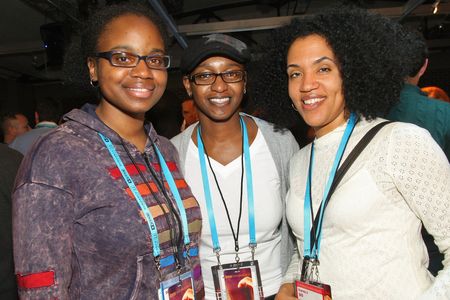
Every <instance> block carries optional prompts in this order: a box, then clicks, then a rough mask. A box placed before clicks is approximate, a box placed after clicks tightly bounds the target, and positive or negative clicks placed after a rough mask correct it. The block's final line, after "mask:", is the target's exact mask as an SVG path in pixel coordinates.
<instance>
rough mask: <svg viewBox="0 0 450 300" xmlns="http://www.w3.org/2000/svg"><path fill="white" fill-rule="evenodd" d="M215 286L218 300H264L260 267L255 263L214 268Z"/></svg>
mask: <svg viewBox="0 0 450 300" xmlns="http://www.w3.org/2000/svg"><path fill="white" fill-rule="evenodd" d="M212 270H213V277H214V286H215V289H216V299H218V300H260V299H264V295H263V291H262V286H261V278H260V275H259V266H258V263H257V262H256V261H255V262H242V263H233V264H224V265H222V266H221V267H220V266H213V267H212Z"/></svg>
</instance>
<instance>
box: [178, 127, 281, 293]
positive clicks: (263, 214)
mask: <svg viewBox="0 0 450 300" xmlns="http://www.w3.org/2000/svg"><path fill="white" fill-rule="evenodd" d="M250 154H251V155H250V156H251V164H252V173H253V177H252V179H253V193H254V202H255V227H256V241H257V244H258V245H257V248H256V253H255V259H257V260H258V263H259V268H260V271H261V280H262V285H263V291H264V295H265V296H270V295H273V294H276V293H277V292H278V289H279V287H280V284H281V279H282V274H281V266H280V239H281V236H280V231H279V228H278V226H279V225H280V223H281V218H282V207H281V206H280V203H281V199H280V178H279V177H278V172H277V169H276V166H275V162H274V160H273V158H272V156H271V154H270V152H269V148H268V146H267V143H266V141H265V140H264V137H263V135H262V134H261V132H260V131H259V130H258V133H257V135H256V138H255V140H254V141H253V143H252V144H251V145H250ZM210 161H211V165H212V168H213V170H214V173H215V174H216V176H217V181H218V183H219V186H220V189H221V191H222V194H223V196H224V199H225V202H226V204H227V207H228V211H229V212H230V218H231V222H232V224H233V228H234V230H235V232H236V230H237V219H238V215H239V199H240V180H241V157H240V156H239V157H238V158H236V159H235V160H233V161H232V162H230V163H228V164H227V165H225V166H224V165H222V164H220V163H219V162H217V161H215V160H214V159H212V158H210ZM205 162H206V167H207V170H208V177H209V185H210V189H211V197H212V202H213V207H214V216H215V220H216V226H217V232H218V235H219V243H220V247H221V250H222V251H221V253H220V254H221V255H220V260H221V263H222V264H225V263H233V262H235V251H234V239H233V235H232V232H231V228H230V225H229V222H228V218H227V215H226V211H225V208H224V205H223V203H222V200H221V198H220V194H219V191H218V189H217V185H216V183H215V181H214V177H213V175H212V173H211V170H210V168H209V165H208V161H207V159H206V156H205ZM244 166H245V160H244ZM184 167H185V170H186V172H185V179H186V181H187V183H188V184H189V186H190V187H191V189H192V193H193V194H194V196H195V197H196V199H197V201H198V202H199V204H200V208H201V212H202V216H203V225H202V235H201V242H200V262H201V267H202V273H203V280H204V283H205V297H206V299H215V293H214V282H213V277H212V272H211V267H212V266H215V265H217V258H216V255H215V253H214V252H213V246H212V239H211V231H210V225H209V220H208V212H207V209H206V202H205V194H204V191H203V182H202V176H201V170H200V161H199V158H198V149H197V146H196V145H195V144H194V142H193V141H192V140H191V141H190V142H189V146H188V150H187V155H186V163H185V166H184ZM246 176H247V174H245V172H244V181H243V189H242V217H241V224H240V233H239V247H240V250H239V257H240V260H241V261H248V260H251V251H250V248H249V247H248V244H249V228H248V202H247V187H246Z"/></svg>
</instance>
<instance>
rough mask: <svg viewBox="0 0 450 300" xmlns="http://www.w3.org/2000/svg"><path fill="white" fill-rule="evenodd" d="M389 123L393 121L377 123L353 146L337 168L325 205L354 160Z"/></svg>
mask: <svg viewBox="0 0 450 300" xmlns="http://www.w3.org/2000/svg"><path fill="white" fill-rule="evenodd" d="M389 123H392V122H391V121H385V122H382V123H379V124H377V125H375V126H374V127H372V128H371V129H370V130H369V131H368V132H367V133H366V134H365V135H364V136H363V138H362V139H361V140H360V141H359V142H358V144H356V146H355V148H353V150H352V152H350V154H349V155H348V157H347V158H346V159H345V161H344V162H343V163H342V165H341V166H340V167H339V169H338V170H337V172H336V176H335V177H334V180H333V183H332V185H331V188H330V192H329V193H328V197H327V199H326V201H325V205H327V204H328V201H329V200H330V197H331V195H332V194H333V192H334V190H335V189H336V187H337V186H338V185H339V183H340V182H341V180H342V178H343V177H344V175H345V173H347V171H348V169H349V168H350V166H351V165H352V164H353V162H354V161H355V160H356V158H357V157H358V156H359V154H360V153H361V152H362V151H363V150H364V148H366V146H367V145H368V144H369V142H370V141H371V140H372V139H373V137H374V136H375V135H376V134H377V133H378V131H379V130H380V129H381V128H383V127H384V126H385V125H387V124H389Z"/></svg>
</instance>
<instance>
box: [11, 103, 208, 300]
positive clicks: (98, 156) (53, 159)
mask: <svg viewBox="0 0 450 300" xmlns="http://www.w3.org/2000/svg"><path fill="white" fill-rule="evenodd" d="M94 109H95V107H93V106H87V107H85V108H84V110H73V111H71V112H70V113H68V114H67V115H66V116H65V120H66V121H67V122H66V123H64V124H63V125H61V126H60V127H58V128H57V129H55V130H53V131H52V132H50V133H49V134H48V135H46V136H45V137H43V138H42V139H41V140H40V141H38V142H37V143H36V144H34V146H33V148H32V149H31V150H30V152H28V154H27V156H26V157H25V159H24V162H23V164H22V166H21V168H20V170H19V174H18V180H17V182H16V187H15V191H14V194H13V199H14V206H13V226H14V259H15V261H16V273H17V274H18V283H19V293H20V295H21V296H22V297H26V298H33V299H36V298H39V299H44V298H45V299H50V298H52V299H53V298H58V299H68V298H71V299H158V288H159V285H160V279H159V273H158V271H157V268H156V264H155V262H154V257H153V254H152V248H153V247H152V243H151V237H150V232H149V229H148V226H147V224H146V221H145V219H144V218H143V216H142V212H141V211H140V208H139V205H138V204H137V202H136V201H135V199H134V196H133V194H132V193H131V192H130V190H129V188H128V186H127V184H126V183H125V181H124V180H123V178H122V176H121V174H120V171H119V170H118V168H117V166H116V164H115V163H114V161H113V159H112V157H111V155H110V153H109V152H108V150H107V149H106V147H105V145H104V143H103V141H102V140H101V139H100V137H99V136H98V132H101V133H102V134H103V135H105V136H106V137H108V138H109V139H111V141H112V143H113V144H114V146H115V149H116V151H117V152H118V154H119V155H120V157H121V159H122V161H123V163H124V165H125V166H126V168H127V170H128V172H129V174H130V175H131V177H132V179H133V180H134V182H135V184H136V186H137V187H138V189H139V191H140V193H141V195H142V196H143V198H144V200H145V202H146V203H147V205H148V207H149V209H150V212H151V213H152V215H153V217H154V219H155V222H156V225H157V228H158V233H159V239H160V243H161V252H162V255H161V256H162V257H166V256H168V255H171V254H172V253H173V252H172V248H171V247H170V245H171V243H170V228H173V229H174V231H175V234H174V235H173V236H174V240H176V241H175V243H176V244H177V246H180V245H182V239H181V240H180V239H179V238H178V237H179V236H180V234H179V227H178V226H171V225H169V223H168V220H169V222H172V221H173V219H174V216H173V214H164V213H163V211H162V209H161V208H160V206H159V205H158V202H162V203H163V207H164V209H165V210H166V211H167V207H168V205H167V200H166V199H165V198H164V196H163V195H162V193H161V191H159V190H157V189H156V188H155V181H154V179H153V177H152V176H151V174H150V172H149V165H148V164H147V163H146V159H145V157H147V158H148V160H149V162H150V164H151V165H153V167H154V169H156V171H157V172H158V173H159V170H160V165H159V163H158V159H157V158H156V155H155V153H154V151H153V148H152V146H151V143H150V142H149V141H153V142H154V143H155V144H156V145H157V146H158V148H159V149H160V151H161V152H162V154H163V155H164V157H165V160H166V162H167V164H168V166H169V168H170V170H171V173H172V175H173V177H174V179H175V181H176V183H177V186H178V190H179V191H180V195H181V198H182V199H183V204H184V206H185V208H186V213H187V217H188V223H189V232H190V238H191V241H192V245H193V246H194V247H195V246H196V245H197V243H198V239H199V234H200V230H201V215H200V209H199V207H198V203H197V201H196V200H195V199H194V198H193V196H192V193H191V191H190V189H189V188H188V187H187V185H186V182H185V181H184V179H183V177H182V175H181V172H180V171H179V168H178V163H177V161H178V155H177V153H176V150H175V149H174V147H173V146H172V144H171V143H170V142H169V141H168V140H167V139H165V138H163V137H161V136H158V135H157V134H156V132H155V130H154V129H153V127H151V126H150V125H149V126H147V130H148V142H147V145H146V147H145V151H144V154H142V153H140V152H139V150H138V149H137V148H136V147H135V146H134V145H132V144H130V143H128V142H126V141H123V142H122V141H121V139H120V137H119V136H118V135H117V134H116V133H115V132H114V131H113V130H111V129H110V128H108V127H107V126H106V125H104V124H103V123H102V122H101V121H100V120H99V119H98V118H97V117H96V115H95V112H94ZM125 147H126V148H127V149H129V152H130V154H131V156H132V157H133V159H134V161H135V164H136V166H137V167H135V165H134V164H133V163H132V161H131V159H130V158H129V157H128V155H127V153H126V151H125ZM138 168H139V169H140V170H141V171H142V173H143V175H144V177H145V180H146V181H147V182H148V183H149V185H146V184H145V183H144V180H143V179H142V178H141V176H140V175H139V172H138V171H137V170H138ZM158 177H161V174H159V175H158ZM148 186H150V189H151V190H152V192H153V194H152V193H151V192H150V190H149V188H148ZM166 190H167V191H168V194H169V198H170V201H171V203H172V206H173V207H176V204H175V200H174V198H173V196H172V194H171V193H170V191H169V189H168V188H167V189H166ZM177 214H178V211H177ZM186 263H187V262H186ZM192 268H193V269H194V272H193V273H194V279H195V287H196V289H197V291H198V292H200V293H201V292H202V290H203V283H202V278H201V272H200V267H199V262H198V257H193V258H192ZM161 273H162V274H161V276H162V278H163V279H168V278H172V277H175V276H176V275H177V272H176V269H175V266H174V265H171V266H169V267H166V268H164V269H162V270H161ZM33 280H39V281H38V282H39V284H35V283H34V282H35V281H33ZM36 285H37V286H36Z"/></svg>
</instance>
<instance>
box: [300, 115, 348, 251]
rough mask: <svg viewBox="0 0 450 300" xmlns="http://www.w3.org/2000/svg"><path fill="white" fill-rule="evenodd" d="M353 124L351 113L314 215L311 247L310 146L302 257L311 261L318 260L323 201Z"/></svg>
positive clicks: (311, 164)
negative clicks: (315, 224) (315, 226)
mask: <svg viewBox="0 0 450 300" xmlns="http://www.w3.org/2000/svg"><path fill="white" fill-rule="evenodd" d="M355 124H356V115H355V114H354V113H352V114H351V115H350V118H349V120H348V123H347V126H346V128H345V131H344V134H343V136H342V139H341V142H340V144H339V148H338V150H337V152H336V156H335V158H334V163H333V167H332V169H331V171H330V175H329V177H328V181H327V184H326V186H325V190H324V194H323V198H322V202H321V205H320V209H319V211H318V214H317V215H316V218H319V219H318V223H317V228H315V230H313V232H314V235H315V242H314V243H313V245H311V230H312V229H313V228H312V226H311V223H312V222H314V221H313V216H312V212H311V203H312V199H311V181H312V168H313V162H314V142H313V143H312V145H311V158H310V161H309V169H308V179H307V181H306V190H305V201H304V206H303V213H304V228H303V235H304V241H303V255H304V257H309V258H312V259H319V252H320V241H321V239H322V235H321V232H322V221H323V216H324V211H325V206H326V203H325V201H326V199H327V197H328V193H329V192H330V188H331V185H332V183H333V180H334V177H335V175H336V171H337V168H338V167H339V163H340V161H341V159H342V156H343V155H344V151H345V148H346V146H347V143H348V140H349V139H350V136H351V134H352V131H353V129H354V128H355ZM310 212H311V213H310Z"/></svg>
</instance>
